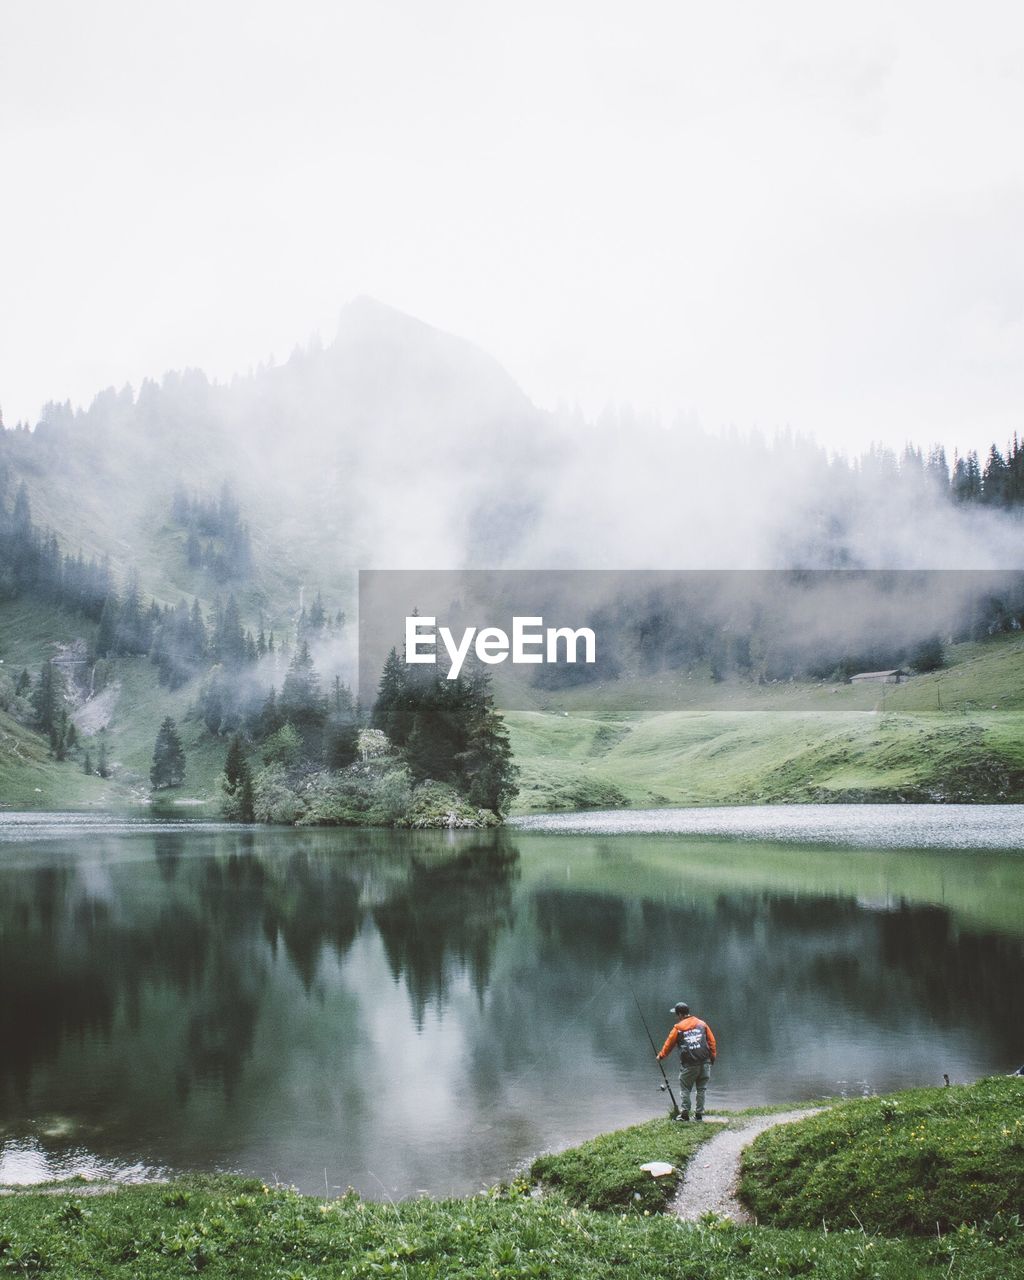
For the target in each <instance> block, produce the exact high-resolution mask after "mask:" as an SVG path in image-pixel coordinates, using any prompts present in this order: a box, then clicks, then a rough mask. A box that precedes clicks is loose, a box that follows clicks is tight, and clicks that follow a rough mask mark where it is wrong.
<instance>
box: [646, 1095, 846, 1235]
mask: <svg viewBox="0 0 1024 1280" xmlns="http://www.w3.org/2000/svg"><path fill="white" fill-rule="evenodd" d="M826 1109H827V1108H825V1107H808V1108H806V1109H805V1110H803V1111H776V1112H775V1113H774V1114H773V1115H770V1116H751V1117H750V1119H749V1120H748V1121H747V1122H746V1123H744V1124H741V1125H737V1126H736V1127H735V1128H729V1129H723V1130H722V1132H721V1133H716V1134H715V1136H714V1137H713V1138H710V1139H709V1140H708V1141H707V1142H705V1143H704V1144H703V1145H702V1146H699V1147H698V1148H697V1150H696V1151H695V1152H694V1153H693V1155H692V1156H691V1157H690V1163H689V1164H688V1165H687V1166H686V1173H685V1174H684V1175H683V1181H682V1184H681V1186H680V1188H679V1190H678V1191H677V1192H676V1198H675V1200H674V1201H673V1202H672V1205H671V1206H670V1211H671V1212H672V1213H675V1214H677V1215H678V1216H679V1217H680V1218H682V1219H683V1220H684V1221H686V1222H696V1221H697V1219H698V1218H700V1217H701V1216H702V1215H703V1214H705V1213H717V1214H719V1216H720V1217H723V1218H731V1219H732V1220H733V1222H750V1220H751V1219H750V1214H749V1213H748V1212H747V1210H746V1209H744V1207H743V1205H741V1204H740V1202H739V1201H738V1200H737V1199H736V1184H737V1183H738V1182H739V1177H740V1156H741V1154H742V1153H743V1149H744V1147H749V1146H750V1144H751V1143H752V1142H753V1141H754V1139H755V1138H756V1137H757V1135H758V1134H759V1133H764V1131H765V1129H772V1128H774V1127H775V1125H777V1124H792V1123H793V1121H794V1120H803V1119H805V1118H806V1117H807V1116H816V1115H817V1114H818V1112H819V1111H824V1110H826Z"/></svg>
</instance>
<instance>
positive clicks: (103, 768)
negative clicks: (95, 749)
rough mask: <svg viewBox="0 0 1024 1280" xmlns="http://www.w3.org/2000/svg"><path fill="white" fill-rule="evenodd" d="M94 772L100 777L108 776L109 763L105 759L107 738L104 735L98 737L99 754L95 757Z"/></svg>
mask: <svg viewBox="0 0 1024 1280" xmlns="http://www.w3.org/2000/svg"><path fill="white" fill-rule="evenodd" d="M96 772H97V773H98V774H99V775H100V777H101V778H109V777H110V765H109V763H108V761H107V740H106V738H104V737H101V738H100V749H99V755H98V756H97V759H96Z"/></svg>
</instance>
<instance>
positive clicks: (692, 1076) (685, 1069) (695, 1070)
mask: <svg viewBox="0 0 1024 1280" xmlns="http://www.w3.org/2000/svg"><path fill="white" fill-rule="evenodd" d="M710 1079H711V1063H710V1062H684V1063H683V1064H682V1066H681V1067H680V1068H679V1088H680V1091H681V1092H680V1098H679V1109H680V1111H684V1112H688V1111H689V1110H690V1094H691V1093H692V1092H693V1087H694V1085H696V1086H697V1111H696V1114H697V1115H699V1116H700V1115H703V1114H704V1092H705V1090H706V1089H707V1087H708V1081H709V1080H710Z"/></svg>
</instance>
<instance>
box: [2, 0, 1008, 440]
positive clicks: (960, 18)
mask: <svg viewBox="0 0 1024 1280" xmlns="http://www.w3.org/2000/svg"><path fill="white" fill-rule="evenodd" d="M0 110H2V139H0V183H2V191H3V196H2V201H3V203H2V206H0V207H2V211H3V213H2V216H3V232H2V241H0V290H2V294H0V296H2V306H0V403H2V405H3V410H4V418H5V421H6V422H7V423H8V425H10V424H12V423H13V422H14V421H15V420H16V419H18V418H31V419H32V420H35V417H36V415H37V413H38V411H39V408H40V406H41V404H42V402H43V401H44V400H47V399H51V398H53V399H63V398H64V397H70V398H71V399H72V400H73V401H75V402H86V403H87V402H88V401H89V400H90V399H91V397H92V395H93V393H94V392H95V391H96V390H98V389H99V388H101V387H104V386H106V385H109V384H112V383H113V384H116V385H121V384H123V383H124V382H125V381H131V382H132V383H133V384H135V385H137V384H138V382H139V381H140V379H141V378H142V377H143V376H145V375H147V374H149V375H159V374H160V373H162V372H163V371H164V370H165V369H167V368H172V367H181V366H185V365H198V366H201V367H203V368H204V369H206V370H207V371H208V372H210V373H211V374H213V375H215V376H219V377H227V376H229V375H230V374H231V373H232V372H234V371H236V370H245V369H247V368H248V367H249V366H250V365H252V364H255V363H257V362H258V361H259V360H261V359H265V358H266V357H268V356H270V355H271V354H273V355H275V356H276V357H277V358H279V359H281V358H284V357H286V356H287V355H288V353H289V351H290V350H291V348H292V347H293V346H294V345H295V344H296V343H297V342H301V341H303V340H305V339H306V338H307V337H308V336H309V335H310V334H311V333H312V332H313V331H314V330H319V331H320V332H321V333H322V334H323V336H324V337H325V338H329V337H330V336H331V335H332V334H333V331H334V328H335V324H336V318H337V313H338V311H339V310H340V307H341V306H342V304H343V303H344V302H346V301H347V300H349V299H351V298H352V297H354V296H356V295H358V294H362V293H366V294H370V295H372V296H374V297H376V298H378V299H380V300H382V301H384V302H387V303H391V304H393V305H394V306H397V307H400V308H402V309H403V310H407V311H410V312H412V313H413V314H415V315H417V316H419V317H420V318H421V319H424V320H426V321H428V322H430V323H432V324H435V325H438V326H440V327H442V328H446V329H449V330H452V331H454V332H457V333H459V334H462V335H463V336H465V337H468V338H470V339H472V340H473V341H474V342H476V343H478V344H479V345H480V346H482V347H484V348H486V349H487V350H488V351H490V352H491V353H492V354H493V355H495V356H496V357H497V358H498V359H499V360H500V361H502V363H503V364H504V365H505V366H506V367H507V368H508V369H509V370H510V372H511V373H512V374H513V375H514V376H515V377H516V379H517V380H518V381H519V382H520V383H521V385H522V386H523V387H524V389H525V390H526V391H527V392H528V394H530V395H531V396H532V397H533V398H534V399H535V400H536V401H537V402H538V403H539V404H541V405H544V406H551V407H553V406H555V405H556V404H557V403H558V402H560V401H563V402H568V403H570V404H571V403H574V402H578V403H579V404H580V405H581V406H582V408H583V409H584V411H585V412H587V413H588V414H594V413H597V412H599V411H600V410H601V408H602V407H603V406H605V405H606V404H608V403H609V402H622V401H628V402H631V403H632V404H634V405H636V406H638V407H647V408H651V409H654V410H656V411H658V412H659V413H661V414H662V415H664V416H665V417H666V418H667V419H670V418H672V417H674V416H675V415H676V414H677V413H681V414H683V415H684V416H685V417H686V419H687V420H690V421H698V422H700V423H701V424H702V425H703V426H705V427H707V428H710V429H717V428H719V427H721V426H725V425H730V424H734V425H737V426H740V427H754V426H757V427H762V428H765V429H768V430H771V429H773V428H775V427H777V426H784V425H790V426H792V427H794V428H796V429H798V430H801V431H806V432H810V433H813V434H815V435H816V436H817V437H818V438H819V439H821V440H823V441H824V442H826V443H828V444H830V445H832V446H833V447H835V448H840V449H841V448H847V449H857V448H860V447H861V446H863V445H864V444H866V443H867V442H868V441H870V440H871V439H883V440H885V441H887V442H889V443H892V444H895V445H900V444H902V442H903V441H904V440H905V439H906V438H908V437H911V438H914V439H916V440H918V441H921V442H928V441H931V440H933V439H941V440H943V441H945V442H946V443H948V444H952V443H953V442H954V441H960V442H961V443H968V444H974V445H978V446H983V445H985V444H986V443H987V442H988V441H989V440H991V439H996V440H997V441H999V442H1003V441H1004V440H1005V439H1006V437H1007V436H1008V435H1009V434H1010V433H1011V432H1012V431H1013V430H1014V429H1020V428H1021V427H1024V413H1022V409H1024V183H1022V178H1024V145H1022V141H1021V139H1022V136H1024V6H1021V5H1020V4H1019V3H1016V2H1015V0H1005V2H1002V3H985V2H984V0H981V2H980V3H979V2H978V0H975V2H974V3H972V4H970V5H967V4H965V3H962V2H961V3H948V2H943V0H939V2H938V3H937V2H936V0H927V2H922V3H918V2H917V0H902V2H901V3H893V0H884V2H883V3H875V2H874V0H856V3H854V2H853V0H844V2H843V3H822V2H821V0H809V2H807V3H803V2H789V0H775V2H774V3H772V4H765V3H764V2H763V0H748V2H743V3H728V2H725V3H722V2H719V3H716V4H700V5H698V4H694V3H686V2H685V0H665V2H659V3H643V2H642V0H639V2H637V3H632V4H629V5H624V4H621V3H606V2H604V0H580V2H578V3H569V2H565V3H558V0H544V2H543V3H534V2H533V0H514V2H511V3H501V4H497V3H486V2H482V0H465V2H464V3H460V2H459V0H431V2H430V3H423V0H392V2H390V3H389V2H388V0H381V2H380V3H366V0H360V2H359V3H353V2H350V0H309V2H307V3H302V0H298V2H297V3H293V4H288V5H285V4H284V3H282V2H281V0H275V2H274V3H267V2H266V0H202V3H188V2H186V3H181V2H176V3H174V4H159V5H158V4H156V3H152V2H148V0H121V2H115V0H88V2H87V3H83V2H82V0H4V3H3V5H2V7H0Z"/></svg>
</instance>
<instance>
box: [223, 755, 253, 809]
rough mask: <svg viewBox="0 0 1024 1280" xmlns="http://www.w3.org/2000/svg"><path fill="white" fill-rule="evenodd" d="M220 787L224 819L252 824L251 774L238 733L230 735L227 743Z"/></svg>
mask: <svg viewBox="0 0 1024 1280" xmlns="http://www.w3.org/2000/svg"><path fill="white" fill-rule="evenodd" d="M221 785H222V787H223V788H224V796H225V802H224V814H225V817H229V818H234V819H235V820H237V821H238V822H252V820H253V794H252V772H251V770H250V769H249V761H248V760H247V759H246V755H245V747H244V745H243V742H242V735H241V734H239V733H236V734H234V735H232V738H231V741H230V742H229V743H228V754H227V758H226V759H225V761H224V776H223V778H222V779H221Z"/></svg>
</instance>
